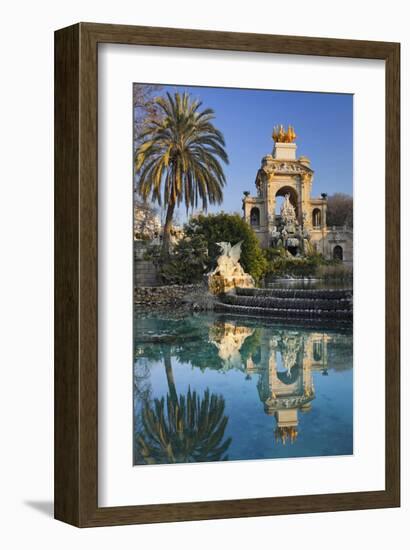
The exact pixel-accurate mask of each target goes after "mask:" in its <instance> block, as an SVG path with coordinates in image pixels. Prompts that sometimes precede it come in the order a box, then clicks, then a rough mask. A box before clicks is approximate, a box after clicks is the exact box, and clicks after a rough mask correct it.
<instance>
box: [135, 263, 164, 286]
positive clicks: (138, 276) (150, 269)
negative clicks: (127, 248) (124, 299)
mask: <svg viewBox="0 0 410 550" xmlns="http://www.w3.org/2000/svg"><path fill="white" fill-rule="evenodd" d="M158 282H159V281H158V274H157V269H156V267H155V265H154V262H152V261H151V260H135V262H134V285H135V286H136V287H147V286H148V287H149V286H156V285H157V284H158Z"/></svg>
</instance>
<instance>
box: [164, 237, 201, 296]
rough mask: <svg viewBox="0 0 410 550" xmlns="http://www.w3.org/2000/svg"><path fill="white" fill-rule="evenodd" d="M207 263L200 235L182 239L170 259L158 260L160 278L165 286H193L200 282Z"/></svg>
mask: <svg viewBox="0 0 410 550" xmlns="http://www.w3.org/2000/svg"><path fill="white" fill-rule="evenodd" d="M207 261H208V252H207V244H206V242H205V240H204V238H203V237H202V235H192V236H191V237H184V238H182V239H181V240H180V241H179V242H178V244H177V245H176V246H175V248H174V251H173V254H172V256H171V257H170V258H166V257H162V258H160V259H159V267H160V274H161V278H162V280H163V282H164V283H166V284H176V285H182V284H193V283H199V282H201V281H202V278H203V275H204V272H205V270H206V266H207Z"/></svg>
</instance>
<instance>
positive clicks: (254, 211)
mask: <svg viewBox="0 0 410 550" xmlns="http://www.w3.org/2000/svg"><path fill="white" fill-rule="evenodd" d="M249 217H250V222H251V226H252V227H259V226H260V224H261V213H260V210H259V208H258V207H257V206H254V207H253V208H251V211H250V215H249Z"/></svg>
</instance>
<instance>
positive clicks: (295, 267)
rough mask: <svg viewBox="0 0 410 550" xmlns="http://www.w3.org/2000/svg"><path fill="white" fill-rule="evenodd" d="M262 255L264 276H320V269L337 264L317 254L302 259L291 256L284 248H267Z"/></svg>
mask: <svg viewBox="0 0 410 550" xmlns="http://www.w3.org/2000/svg"><path fill="white" fill-rule="evenodd" d="M264 255H265V259H266V261H267V264H268V267H267V270H266V274H269V275H276V276H286V275H290V276H293V277H311V276H320V275H319V269H320V268H323V267H324V266H333V265H336V264H338V263H339V262H338V260H326V259H325V258H324V257H323V256H322V254H319V253H317V252H314V253H312V254H310V255H309V256H303V257H295V256H291V255H290V254H289V253H288V252H286V250H285V249H284V248H267V249H266V250H264Z"/></svg>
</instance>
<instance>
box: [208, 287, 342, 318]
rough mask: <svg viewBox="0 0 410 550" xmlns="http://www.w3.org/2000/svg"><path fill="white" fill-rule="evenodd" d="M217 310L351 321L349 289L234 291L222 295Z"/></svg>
mask: <svg viewBox="0 0 410 550" xmlns="http://www.w3.org/2000/svg"><path fill="white" fill-rule="evenodd" d="M217 309H218V310H219V311H225V312H230V313H239V314H240V313H242V314H247V315H256V316H259V315H266V316H269V317H270V318H272V319H291V320H298V319H301V320H304V319H316V320H332V321H341V322H346V323H351V322H352V320H353V292H352V290H333V289H326V290H324V289H320V290H315V289H259V288H236V289H235V291H233V292H230V293H227V294H224V295H222V296H221V297H220V302H219V303H218V304H217Z"/></svg>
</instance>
